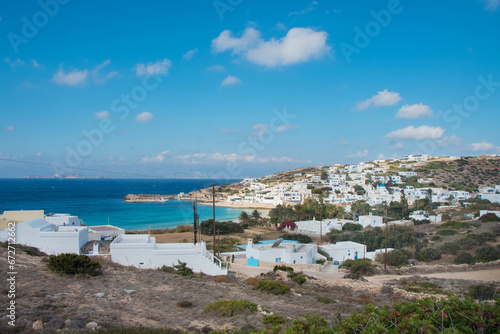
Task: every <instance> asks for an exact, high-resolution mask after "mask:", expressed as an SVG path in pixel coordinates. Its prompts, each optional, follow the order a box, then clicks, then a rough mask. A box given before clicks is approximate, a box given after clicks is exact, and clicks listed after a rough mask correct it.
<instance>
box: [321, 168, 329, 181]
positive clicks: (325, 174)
mask: <svg viewBox="0 0 500 334" xmlns="http://www.w3.org/2000/svg"><path fill="white" fill-rule="evenodd" d="M321 179H322V180H327V179H328V173H327V172H326V171H325V170H324V171H322V172H321Z"/></svg>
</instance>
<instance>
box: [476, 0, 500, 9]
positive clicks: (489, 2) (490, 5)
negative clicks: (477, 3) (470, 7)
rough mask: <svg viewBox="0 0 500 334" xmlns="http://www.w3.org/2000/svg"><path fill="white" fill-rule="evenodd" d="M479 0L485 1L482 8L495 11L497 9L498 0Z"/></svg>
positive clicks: (499, 0) (499, 3) (499, 2)
mask: <svg viewBox="0 0 500 334" xmlns="http://www.w3.org/2000/svg"><path fill="white" fill-rule="evenodd" d="M481 1H482V2H484V3H486V6H484V9H485V10H487V11H490V12H494V11H496V10H497V9H498V6H500V0H481Z"/></svg>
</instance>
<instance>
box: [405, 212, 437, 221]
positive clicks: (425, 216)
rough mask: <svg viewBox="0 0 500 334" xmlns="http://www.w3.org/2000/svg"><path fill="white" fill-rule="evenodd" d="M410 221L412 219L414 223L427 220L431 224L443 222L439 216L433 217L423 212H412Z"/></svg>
mask: <svg viewBox="0 0 500 334" xmlns="http://www.w3.org/2000/svg"><path fill="white" fill-rule="evenodd" d="M410 219H413V220H415V221H422V220H426V219H428V220H429V221H430V222H431V223H440V222H442V220H443V218H442V215H441V214H438V215H435V216H433V215H430V214H428V213H427V212H425V211H413V212H412V213H411V214H410Z"/></svg>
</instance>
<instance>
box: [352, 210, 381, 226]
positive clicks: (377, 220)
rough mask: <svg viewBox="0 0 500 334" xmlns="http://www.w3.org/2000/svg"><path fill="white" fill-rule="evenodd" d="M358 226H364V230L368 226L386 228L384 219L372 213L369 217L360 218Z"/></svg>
mask: <svg viewBox="0 0 500 334" xmlns="http://www.w3.org/2000/svg"><path fill="white" fill-rule="evenodd" d="M358 224H360V225H361V226H363V228H365V227H367V226H371V227H377V226H384V217H382V216H374V215H372V214H371V213H370V214H369V215H368V216H359V218H358Z"/></svg>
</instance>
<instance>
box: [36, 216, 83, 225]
mask: <svg viewBox="0 0 500 334" xmlns="http://www.w3.org/2000/svg"><path fill="white" fill-rule="evenodd" d="M45 220H46V221H48V222H49V223H51V224H54V225H64V224H65V225H76V226H80V225H82V224H83V220H81V219H80V218H78V217H77V216H71V215H68V214H64V213H63V214H55V215H53V216H45Z"/></svg>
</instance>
